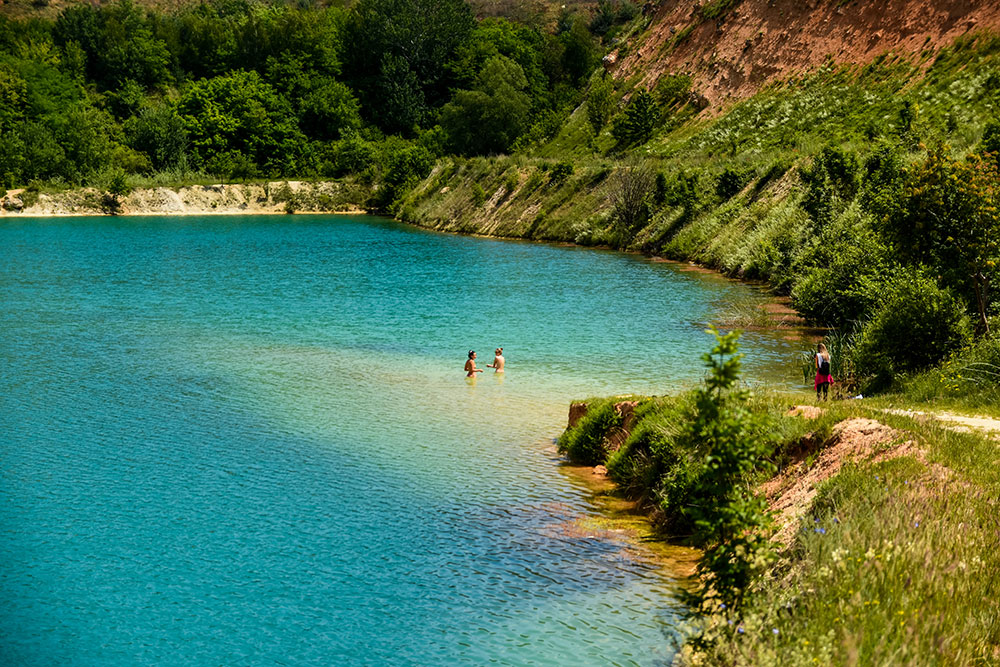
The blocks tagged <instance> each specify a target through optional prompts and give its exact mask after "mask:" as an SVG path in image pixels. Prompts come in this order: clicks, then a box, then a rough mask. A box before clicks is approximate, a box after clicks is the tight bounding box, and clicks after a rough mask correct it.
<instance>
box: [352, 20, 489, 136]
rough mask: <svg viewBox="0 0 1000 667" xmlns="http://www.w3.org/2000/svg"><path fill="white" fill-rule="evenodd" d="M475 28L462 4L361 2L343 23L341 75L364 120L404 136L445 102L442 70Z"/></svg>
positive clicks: (447, 76)
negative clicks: (356, 96) (427, 112)
mask: <svg viewBox="0 0 1000 667" xmlns="http://www.w3.org/2000/svg"><path fill="white" fill-rule="evenodd" d="M474 26H475V19H474V18H473V16H472V10H471V8H470V7H469V5H468V4H466V3H465V2H464V1H463V0H361V1H360V2H359V3H358V4H357V5H356V6H355V8H354V11H353V12H352V14H351V16H350V18H349V21H348V28H347V35H348V40H347V41H348V43H347V45H346V47H347V48H346V49H345V56H346V62H345V71H346V73H347V76H348V81H349V82H350V83H351V84H352V87H353V88H354V90H356V91H357V92H358V94H359V95H360V97H361V101H362V108H363V109H364V110H365V111H366V113H367V114H368V115H369V117H370V118H371V119H372V120H374V121H375V122H376V123H378V125H379V126H380V127H381V128H382V129H384V130H388V131H404V132H409V131H410V130H411V129H412V121H413V120H416V121H418V122H419V121H422V120H423V115H424V114H423V113H422V112H421V110H422V109H424V108H436V107H437V106H439V105H440V104H441V103H442V102H444V100H446V99H447V97H448V92H449V87H450V86H451V85H452V77H451V75H450V73H449V71H448V69H447V68H446V67H445V65H446V64H447V63H448V62H449V61H451V60H452V58H453V56H454V54H455V51H456V49H458V47H459V46H460V45H461V44H463V43H465V41H466V39H467V38H468V37H469V34H470V32H471V31H472V29H473V27H474ZM410 108H413V109H416V112H414V113H406V112H407V110H408V109H410Z"/></svg>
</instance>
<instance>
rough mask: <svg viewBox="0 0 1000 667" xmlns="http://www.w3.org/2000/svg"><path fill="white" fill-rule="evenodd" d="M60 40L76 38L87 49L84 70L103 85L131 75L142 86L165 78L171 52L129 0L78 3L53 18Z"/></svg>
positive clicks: (121, 82) (107, 87) (111, 87)
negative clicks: (93, 4) (94, 4)
mask: <svg viewBox="0 0 1000 667" xmlns="http://www.w3.org/2000/svg"><path fill="white" fill-rule="evenodd" d="M53 36H54V38H55V41H56V43H57V44H58V45H60V46H63V47H66V46H68V45H69V44H71V43H72V44H75V45H77V46H78V47H79V48H81V49H82V50H83V52H84V53H85V54H86V61H87V72H88V73H89V74H90V76H91V77H92V78H93V79H94V80H95V81H96V82H97V83H99V84H100V86H101V87H102V88H104V89H105V90H116V89H118V88H119V87H120V86H122V85H124V84H125V82H126V81H128V80H132V81H134V82H136V83H138V84H140V85H142V86H143V87H145V88H150V87H155V86H158V85H161V84H164V83H167V82H169V80H170V78H171V76H170V63H171V56H170V52H169V51H168V50H167V46H166V44H165V43H164V42H163V41H162V40H159V39H157V38H156V37H155V36H154V35H153V33H152V30H151V29H150V27H149V25H148V22H147V21H146V19H145V18H144V17H143V15H142V13H141V12H140V10H139V9H138V8H137V7H136V6H135V5H134V4H132V2H131V1H130V0H119V2H117V3H115V4H113V5H110V6H108V7H104V8H100V9H95V8H93V7H90V6H85V5H78V6H75V7H70V8H69V9H67V10H65V11H64V12H63V13H62V14H61V15H60V16H59V19H58V20H57V21H56V25H55V27H54V29H53Z"/></svg>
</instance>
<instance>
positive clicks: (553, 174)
mask: <svg viewBox="0 0 1000 667" xmlns="http://www.w3.org/2000/svg"><path fill="white" fill-rule="evenodd" d="M572 175H573V163H572V162H560V163H558V164H556V165H555V166H554V167H552V170H551V171H550V172H549V180H550V181H555V182H556V183H559V182H562V181H564V180H566V179H567V178H569V177H570V176H572Z"/></svg>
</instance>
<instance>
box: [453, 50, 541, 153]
mask: <svg viewBox="0 0 1000 667" xmlns="http://www.w3.org/2000/svg"><path fill="white" fill-rule="evenodd" d="M527 85H528V82H527V79H526V78H525V76H524V72H523V71H522V70H521V66H520V65H518V64H517V63H515V62H514V61H513V60H511V59H509V58H506V57H504V56H494V57H493V58H491V59H490V60H488V61H487V62H486V64H485V65H484V66H483V69H482V71H481V72H480V73H479V77H478V79H477V82H476V89H475V90H463V91H459V92H458V93H456V94H455V98H454V99H453V100H452V101H451V102H449V103H448V104H446V105H445V106H444V108H443V109H442V110H441V125H442V127H444V128H445V130H446V131H447V132H448V136H449V138H450V144H451V146H452V148H453V149H454V150H455V151H456V152H459V153H464V154H469V155H482V154H490V153H504V152H506V151H507V150H508V149H509V148H510V146H511V145H512V144H513V143H514V141H515V140H516V139H517V138H518V137H519V136H521V134H522V133H523V132H524V131H525V130H526V129H527V127H528V121H529V114H530V111H531V97H530V96H529V95H528V94H527V93H526V92H525V88H527Z"/></svg>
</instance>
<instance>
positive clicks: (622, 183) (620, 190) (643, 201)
mask: <svg viewBox="0 0 1000 667" xmlns="http://www.w3.org/2000/svg"><path fill="white" fill-rule="evenodd" d="M652 188H653V174H652V173H651V172H650V171H649V169H648V168H647V167H646V166H645V165H642V164H636V165H631V166H628V167H624V168H622V169H619V170H618V171H617V172H616V173H615V177H614V180H613V183H612V187H611V208H612V213H611V215H612V220H613V222H614V227H615V232H616V235H617V236H618V244H619V245H620V246H625V245H627V244H628V241H629V240H630V239H631V237H632V236H633V235H634V234H635V232H636V231H638V230H639V229H640V228H642V227H643V226H644V225H645V224H646V223H647V222H649V216H650V207H649V195H650V193H651V191H652Z"/></svg>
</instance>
